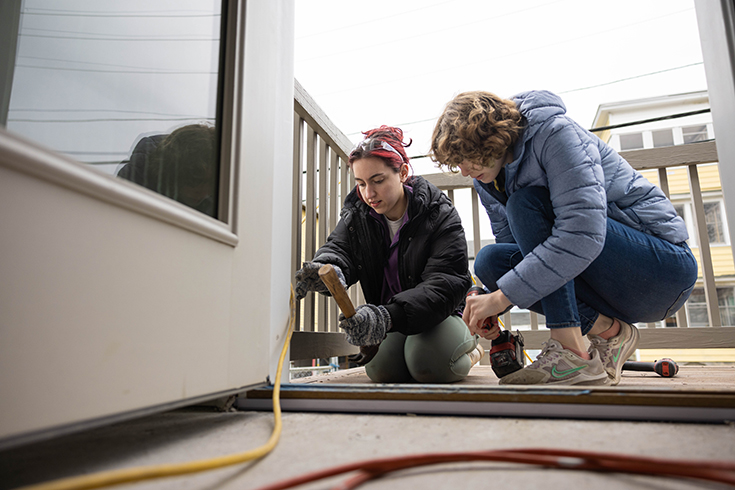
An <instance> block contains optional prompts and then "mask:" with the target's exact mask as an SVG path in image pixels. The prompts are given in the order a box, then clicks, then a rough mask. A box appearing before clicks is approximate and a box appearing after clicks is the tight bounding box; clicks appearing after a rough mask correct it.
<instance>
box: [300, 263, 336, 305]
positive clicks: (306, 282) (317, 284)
mask: <svg viewBox="0 0 735 490" xmlns="http://www.w3.org/2000/svg"><path fill="white" fill-rule="evenodd" d="M323 265H324V264H323V263H321V262H304V266H303V267H302V268H301V269H299V270H298V271H296V287H295V288H294V289H295V291H296V300H297V301H298V300H300V299H302V298H304V297H305V296H306V293H308V292H309V291H316V292H317V293H322V294H325V295H327V296H331V295H332V294H331V293H330V292H329V289H327V286H326V284H324V282H322V279H321V277H319V269H321V267H322V266H323ZM332 267H334V271H335V272H336V273H337V277H338V278H339V282H341V283H342V285H343V286H344V287H345V289H347V282H345V276H344V274H342V269H340V268H339V267H337V266H336V265H333V266H332Z"/></svg>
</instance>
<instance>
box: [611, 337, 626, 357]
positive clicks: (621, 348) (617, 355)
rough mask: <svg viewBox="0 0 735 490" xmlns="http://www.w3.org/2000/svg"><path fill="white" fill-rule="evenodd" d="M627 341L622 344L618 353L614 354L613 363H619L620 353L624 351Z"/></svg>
mask: <svg viewBox="0 0 735 490" xmlns="http://www.w3.org/2000/svg"><path fill="white" fill-rule="evenodd" d="M624 342H625V341H623V342H621V343H620V347H618V351H617V352H616V353H615V354H613V362H618V357H620V353H621V352H622V351H623V343H624Z"/></svg>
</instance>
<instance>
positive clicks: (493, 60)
mask: <svg viewBox="0 0 735 490" xmlns="http://www.w3.org/2000/svg"><path fill="white" fill-rule="evenodd" d="M295 72H296V78H297V79H298V80H299V82H300V83H301V84H302V85H303V86H304V88H305V89H306V90H307V91H308V92H309V94H310V95H311V96H312V97H313V98H314V99H315V100H316V102H317V103H318V104H319V106H321V108H322V109H323V110H324V111H325V112H326V114H327V115H328V116H329V118H330V119H332V121H333V122H334V123H335V124H336V125H337V126H338V127H339V128H340V129H341V130H342V131H343V132H344V133H345V134H347V136H348V137H349V138H350V139H351V140H352V141H357V140H359V139H360V138H361V135H360V131H364V130H367V129H370V128H373V127H377V126H379V125H381V124H388V125H393V126H399V127H401V128H402V129H403V130H404V132H405V134H406V136H408V137H410V138H412V139H413V141H414V144H413V145H412V146H411V148H409V156H415V155H423V154H425V153H426V152H427V151H428V148H429V144H430V138H431V131H432V129H433V125H434V122H435V121H436V117H437V116H438V115H439V114H440V113H441V111H442V109H443V107H444V105H445V104H446V103H447V102H448V101H449V100H450V99H451V98H452V97H453V96H454V95H456V94H458V93H460V92H462V91H465V90H487V91H490V92H495V93H496V94H498V95H500V96H503V97H509V96H511V95H513V94H515V93H518V92H521V91H524V90H531V89H547V90H551V91H553V92H556V93H557V94H559V95H560V96H561V97H562V98H563V99H564V101H565V103H566V105H567V109H568V114H569V115H570V116H571V117H572V118H574V119H575V120H577V121H578V122H579V123H580V124H582V125H583V126H584V127H587V128H589V127H590V126H591V125H592V121H593V119H594V116H595V113H596V111H597V108H598V106H599V105H600V104H604V103H609V102H616V101H622V100H633V99H639V98H645V97H653V96H661V95H670V94H678V93H685V92H693V91H698V90H706V88H707V84H706V80H705V76H704V66H703V64H702V53H701V48H700V44H699V32H698V29H697V20H696V13H695V10H694V2H693V0H616V1H614V2H613V1H601V0H516V1H514V2H509V1H507V0H503V1H500V0H448V1H447V0H390V1H384V0H377V1H372V2H369V3H367V2H356V1H344V0H297V1H296V65H295ZM413 164H414V168H415V170H416V173H427V172H428V173H431V172H436V171H437V170H436V169H435V168H434V167H433V164H432V163H431V162H429V161H428V159H416V160H414V161H413Z"/></svg>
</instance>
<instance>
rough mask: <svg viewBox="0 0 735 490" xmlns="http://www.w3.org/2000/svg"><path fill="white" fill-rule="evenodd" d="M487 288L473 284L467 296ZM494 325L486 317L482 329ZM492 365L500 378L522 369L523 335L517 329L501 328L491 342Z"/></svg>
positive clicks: (482, 291) (523, 362) (482, 292)
mask: <svg viewBox="0 0 735 490" xmlns="http://www.w3.org/2000/svg"><path fill="white" fill-rule="evenodd" d="M485 292H486V291H485V290H484V289H483V288H481V287H479V286H472V287H471V288H470V290H469V291H467V297H468V298H469V297H470V296H477V295H479V294H485ZM492 327H493V321H492V319H491V318H485V320H484V321H483V322H482V330H484V331H487V330H490V329H491V328H492ZM490 346H491V348H490V353H489V356H490V366H491V367H492V368H493V372H494V373H495V375H496V376H497V377H498V378H502V377H504V376H507V375H509V374H510V373H514V372H516V371H518V370H519V369H521V368H522V367H523V366H524V364H525V359H524V356H523V336H522V335H521V332H519V331H518V330H516V332H515V333H513V332H511V331H510V330H501V331H500V335H499V336H498V338H496V339H495V340H493V341H492V342H491V344H490Z"/></svg>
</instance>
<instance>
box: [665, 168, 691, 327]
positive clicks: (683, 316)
mask: <svg viewBox="0 0 735 490" xmlns="http://www.w3.org/2000/svg"><path fill="white" fill-rule="evenodd" d="M658 183H659V187H661V190H662V191H664V194H666V197H668V198H671V194H670V193H669V174H668V172H667V171H666V168H665V167H662V168H659V169H658ZM686 309H687V305H686V304H684V306H682V307H681V308H679V310H678V311H677V312H676V326H677V327H680V328H686V327H688V326H689V322H688V321H687V310H686Z"/></svg>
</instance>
